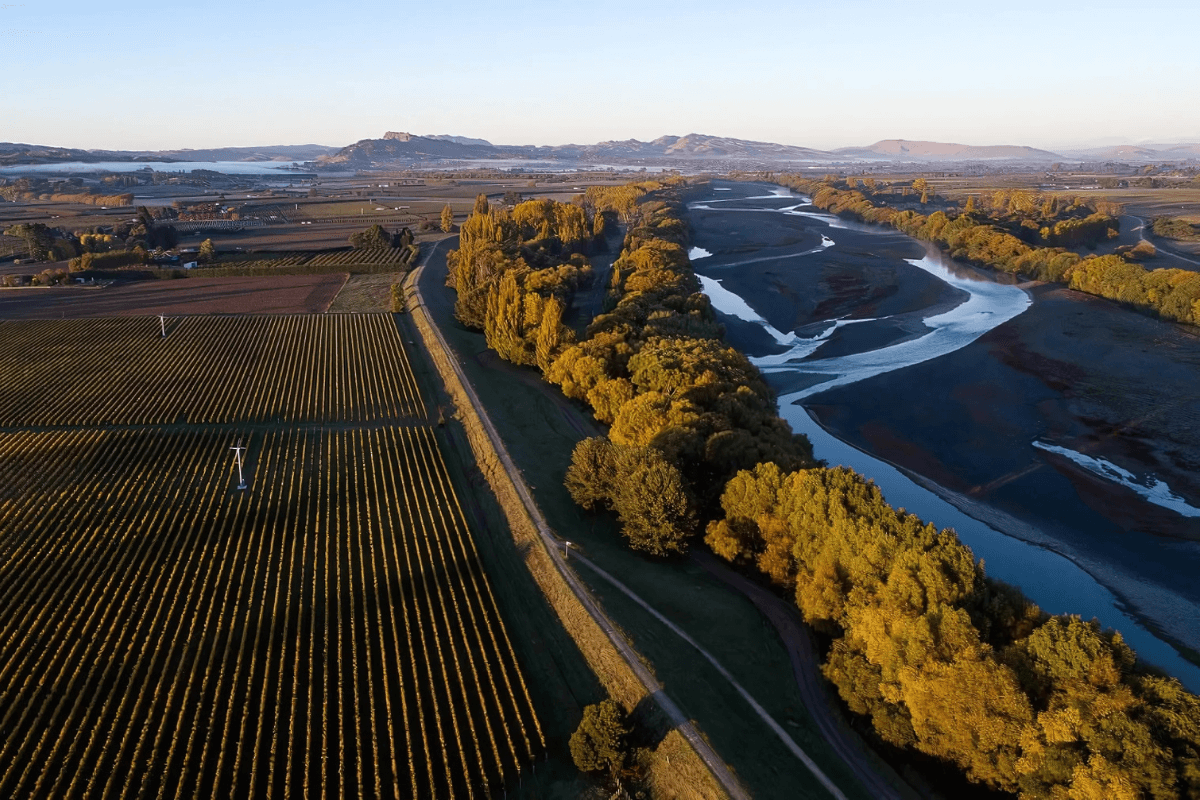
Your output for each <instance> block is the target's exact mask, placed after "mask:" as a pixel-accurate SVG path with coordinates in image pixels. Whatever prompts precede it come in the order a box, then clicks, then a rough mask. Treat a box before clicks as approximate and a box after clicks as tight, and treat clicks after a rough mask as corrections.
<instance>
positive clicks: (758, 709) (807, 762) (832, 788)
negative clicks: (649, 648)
mask: <svg viewBox="0 0 1200 800" xmlns="http://www.w3.org/2000/svg"><path fill="white" fill-rule="evenodd" d="M574 559H575V560H576V561H578V562H580V563H582V564H584V565H586V566H587V567H588V568H589V569H591V570H592V571H593V572H595V573H596V574H597V575H599V576H600V577H601V578H603V579H604V580H606V581H608V582H609V583H611V584H612V585H613V586H615V587H616V588H617V589H619V590H620V591H621V592H622V593H623V594H625V595H626V596H627V597H629V599H631V600H633V602H635V603H637V604H638V605H639V606H641V607H642V608H643V609H645V610H646V611H647V612H648V613H649V614H650V615H651V616H653V617H654V618H655V619H656V620H658V621H659V622H661V623H662V624H663V625H666V626H667V627H668V628H669V629H670V630H671V632H672V633H674V634H675V635H676V636H678V637H679V638H680V639H683V640H684V641H685V642H687V643H688V644H690V645H691V646H692V647H694V648H696V651H697V652H699V653H700V655H702V656H704V658H705V660H706V661H708V663H710V664H712V665H713V668H714V669H716V670H717V672H719V673H721V675H722V677H724V678H725V680H727V681H729V685H730V686H732V687H733V688H734V690H735V691H736V692H737V693H738V694H740V695H741V696H742V699H743V700H745V701H746V702H747V703H749V704H750V708H752V709H754V713H755V714H757V715H758V716H759V718H760V719H761V720H762V721H763V722H764V723H766V725H767V727H768V728H770V729H771V730H772V731H773V732H774V734H775V735H776V736H778V737H779V740H780V741H781V742H783V745H784V747H786V748H787V749H788V750H790V751H791V753H792V755H794V756H796V758H798V759H800V761H801V762H803V763H804V766H806V767H808V770H809V772H811V773H812V774H813V776H814V777H816V779H817V780H818V781H820V783H821V785H822V786H824V787H825V789H826V790H827V791H828V792H829V793H830V794H831V795H833V796H834V797H836V798H838V800H847V798H846V795H844V794H842V790H841V789H839V788H838V787H837V785H836V784H835V783H834V782H833V781H831V780H829V778H828V776H826V775H825V773H824V772H822V771H821V768H820V767H818V766H817V764H816V762H815V761H813V760H812V759H811V758H809V756H808V753H806V752H804V749H803V748H801V747H800V745H798V744H796V740H795V739H793V738H792V737H791V736H790V735H789V734H788V732H787V731H785V730H784V729H783V728H782V727H781V726H780V725H779V723H778V722H776V721H775V720H774V718H772V717H771V715H770V714H768V713H767V710H766V709H765V708H763V707H762V706H761V705H759V703H758V701H757V700H755V699H754V697H753V696H752V695H751V694H750V692H748V691H746V689H745V687H744V686H742V685H741V684H740V683H738V681H737V679H736V678H734V677H733V675H732V674H731V673H730V672H729V670H727V669H725V667H724V666H722V665H721V662H720V661H717V659H716V658H715V657H714V656H713V654H712V653H710V652H708V651H707V650H705V649H704V648H703V647H701V646H700V643H699V642H697V641H696V640H695V639H693V638H692V637H691V636H689V635H688V634H687V633H686V632H685V631H684V630H683V629H682V628H680V627H679V626H678V625H676V624H675V623H673V622H671V620H669V619H667V618H666V617H664V616H663V615H662V614H660V613H658V611H657V610H655V608H654V607H653V606H651V605H650V604H649V603H647V602H646V601H645V600H643V599H642V598H641V597H639V596H638V595H636V594H634V592H633V590H632V589H630V588H629V587H628V586H626V585H625V584H623V583H621V582H620V581H619V580H617V579H616V578H614V577H613V576H612V575H610V574H609V573H607V572H605V571H604V570H602V569H601V568H600V567H598V566H596V565H595V564H594V563H593V562H592V561H591V560H589V559H588V558H587V557H585V556H583V555H582V554H580V553H579V552H578V551H576V553H575V555H574Z"/></svg>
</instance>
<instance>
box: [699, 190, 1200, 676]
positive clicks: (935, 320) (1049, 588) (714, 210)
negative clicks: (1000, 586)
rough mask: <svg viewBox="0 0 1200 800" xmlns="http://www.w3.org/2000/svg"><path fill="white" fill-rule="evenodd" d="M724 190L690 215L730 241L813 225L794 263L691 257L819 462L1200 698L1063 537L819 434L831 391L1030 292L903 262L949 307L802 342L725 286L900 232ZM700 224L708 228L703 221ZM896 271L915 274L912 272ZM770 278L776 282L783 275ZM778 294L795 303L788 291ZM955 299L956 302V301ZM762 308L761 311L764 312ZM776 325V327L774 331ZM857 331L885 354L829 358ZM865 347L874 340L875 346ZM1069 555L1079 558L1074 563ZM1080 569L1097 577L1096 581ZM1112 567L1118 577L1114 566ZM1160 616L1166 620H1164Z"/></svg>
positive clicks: (968, 334) (918, 261)
mask: <svg viewBox="0 0 1200 800" xmlns="http://www.w3.org/2000/svg"><path fill="white" fill-rule="evenodd" d="M716 188H719V189H720V190H721V191H722V194H721V195H720V196H719V197H714V198H712V199H704V200H701V201H697V202H693V203H691V204H690V205H689V209H690V210H692V211H703V212H707V214H706V215H705V219H710V220H712V219H715V220H723V219H724V218H728V219H729V220H732V221H731V222H728V221H722V222H720V223H719V224H726V225H732V226H734V227H733V228H730V229H729V230H727V231H725V233H727V234H729V235H730V237H731V238H736V237H743V238H746V239H747V240H748V241H750V242H751V243H753V240H754V238H755V236H754V235H749V234H748V233H747V232H748V231H750V232H753V231H754V230H757V229H754V228H749V227H747V226H746V225H745V224H744V223H741V222H740V221H739V220H737V219H736V217H737V216H738V215H755V216H760V215H784V216H788V217H792V218H798V220H797V221H799V220H803V226H804V227H808V228H811V231H810V232H809V234H810V235H809V239H810V240H813V241H812V243H813V246H812V247H803V243H802V242H799V241H798V242H796V243H795V247H796V248H802V249H797V250H796V251H795V252H792V253H789V254H787V255H786V256H780V255H778V254H774V255H762V256H760V255H756V253H755V251H754V248H753V247H752V246H746V244H745V243H744V242H743V244H742V245H741V246H738V247H732V248H730V250H731V252H730V253H726V255H725V257H723V258H713V253H711V252H710V251H709V250H708V249H705V248H704V247H697V248H693V250H692V253H691V255H692V258H693V267H694V268H695V269H696V270H697V273H698V275H699V277H700V280H701V283H702V286H703V289H704V291H705V292H706V294H708V296H709V298H710V300H711V301H712V302H713V305H714V307H715V308H716V309H717V310H718V311H719V312H721V314H722V315H724V316H725V318H726V320H727V322H729V323H730V324H731V325H732V326H734V327H735V328H736V330H737V331H740V332H741V333H740V334H738V335H733V336H731V340H733V341H735V342H737V343H738V344H739V345H740V346H744V345H743V342H744V341H757V342H761V343H765V346H763V347H758V348H753V347H751V348H746V350H747V352H748V353H749V354H750V355H751V360H752V361H754V362H755V363H756V364H757V365H758V366H759V368H760V369H761V370H762V371H763V372H764V373H765V374H766V375H767V377H768V379H769V380H770V381H771V382H772V384H773V385H775V386H776V387H777V389H778V390H779V391H780V397H779V409H780V414H781V416H782V417H783V418H784V419H786V420H787V421H788V423H789V424H790V425H791V427H792V429H793V430H795V431H796V432H798V433H803V434H805V435H806V436H808V438H809V439H810V440H811V441H812V443H813V448H814V453H815V455H816V456H817V457H818V458H820V459H823V460H825V461H826V462H827V463H828V464H830V465H831V466H832V465H839V464H840V465H844V466H847V467H850V468H852V469H854V470H856V471H857V472H859V473H860V474H862V475H864V476H865V477H867V478H870V479H872V480H873V481H875V483H876V484H877V485H878V486H879V487H880V489H881V490H882V491H883V493H884V496H885V497H886V498H887V499H888V501H889V502H890V503H891V504H892V505H894V506H899V507H903V508H905V509H907V510H908V511H911V512H913V513H915V514H917V515H919V516H920V517H922V518H924V519H926V520H928V521H931V522H933V523H935V524H937V525H938V526H939V527H952V528H954V529H955V530H956V531H957V532H958V535H959V537H960V538H961V539H962V541H963V542H964V543H966V544H967V545H968V546H970V547H971V549H972V550H973V551H974V553H975V555H976V557H977V558H981V559H983V560H984V561H985V563H986V567H987V572H988V574H989V575H992V576H994V577H997V578H999V579H1001V580H1004V581H1006V582H1008V583H1012V584H1014V585H1016V586H1019V587H1021V589H1022V590H1023V591H1024V592H1025V594H1026V595H1027V596H1029V597H1030V598H1031V599H1032V600H1033V601H1034V602H1036V603H1037V604H1038V605H1039V606H1041V607H1042V608H1043V609H1044V610H1046V611H1048V612H1050V613H1056V614H1059V613H1071V614H1078V615H1080V616H1082V617H1083V618H1084V619H1089V618H1093V617H1094V618H1096V619H1098V620H1099V621H1100V622H1101V624H1103V625H1104V626H1106V627H1111V628H1114V629H1117V630H1119V631H1120V632H1121V633H1122V635H1123V636H1124V637H1125V639H1126V641H1127V642H1128V643H1129V644H1130V645H1131V646H1132V647H1133V648H1134V649H1135V650H1136V651H1137V653H1138V655H1139V657H1140V658H1142V659H1144V660H1145V661H1146V662H1148V663H1151V664H1154V665H1156V666H1158V667H1159V668H1161V669H1163V670H1165V671H1166V672H1168V673H1170V674H1171V675H1174V676H1175V677H1177V678H1179V680H1180V681H1181V682H1182V683H1183V684H1184V685H1185V686H1187V687H1188V688H1189V689H1190V690H1192V691H1200V667H1197V666H1196V665H1195V664H1193V663H1191V662H1190V661H1188V660H1186V659H1184V658H1183V657H1181V656H1180V654H1179V653H1178V652H1177V650H1176V649H1175V647H1173V646H1172V645H1171V644H1170V643H1168V642H1167V641H1165V640H1164V639H1162V638H1159V636H1158V635H1156V634H1155V633H1154V632H1153V631H1152V630H1150V628H1148V627H1147V626H1146V625H1144V624H1143V623H1142V621H1141V620H1140V619H1139V618H1138V616H1135V615H1134V614H1133V613H1131V612H1130V609H1129V608H1128V607H1127V605H1126V603H1124V602H1123V601H1122V599H1121V598H1120V597H1118V596H1117V595H1116V594H1114V592H1113V591H1110V590H1109V588H1107V587H1106V586H1105V585H1104V584H1102V583H1101V581H1099V580H1097V578H1096V577H1094V575H1093V573H1099V574H1106V573H1105V570H1102V569H1099V568H1098V567H1099V566H1100V565H1099V564H1097V563H1094V562H1089V560H1088V559H1086V558H1082V557H1079V556H1080V554H1079V553H1077V552H1075V551H1074V550H1072V548H1070V547H1067V546H1060V544H1061V543H1060V542H1059V541H1058V540H1057V539H1056V538H1055V537H1054V536H1052V535H1048V534H1043V533H1042V532H1040V531H1038V530H1036V529H1034V528H1031V527H1030V526H1029V525H1027V524H1025V523H1023V522H1022V521H1020V520H1016V519H1013V518H1011V517H1010V516H1009V515H1007V514H1005V513H1003V512H1002V511H1000V510H997V509H994V508H990V507H988V506H987V505H986V504H985V503H980V502H976V501H973V500H971V499H969V498H966V497H961V496H957V495H955V494H954V493H953V492H950V491H949V490H946V489H944V488H942V487H939V486H937V485H936V484H933V483H932V482H931V481H928V480H925V479H920V478H917V479H914V477H915V476H914V477H910V474H909V473H907V472H905V471H902V470H900V469H897V468H896V467H895V466H893V465H892V464H890V463H887V462H885V461H882V460H880V459H877V458H875V457H872V456H871V455H869V454H867V453H866V452H864V451H863V450H861V449H858V448H856V447H854V446H851V445H850V444H848V443H846V442H845V441H842V440H840V439H838V438H836V437H835V436H833V435H831V434H830V433H829V432H828V431H826V430H825V429H824V428H822V427H821V426H820V425H818V424H817V423H816V421H815V420H814V419H813V418H812V416H811V415H810V414H809V412H808V411H807V410H806V409H805V407H804V404H803V402H802V401H806V400H809V399H810V398H813V397H814V396H816V395H818V394H820V393H821V392H824V391H826V390H828V389H831V388H834V387H839V386H847V385H851V384H855V383H858V382H861V381H864V380H867V379H870V378H873V377H875V376H879V375H882V374H885V373H889V372H893V371H896V370H900V369H904V368H906V367H910V366H913V365H916V364H920V363H924V362H927V361H930V360H933V359H937V358H941V357H943V356H946V355H948V354H951V353H954V352H955V351H958V350H960V349H962V348H964V347H967V346H968V345H970V344H971V343H972V342H975V341H976V340H977V339H979V338H980V337H981V336H983V335H984V334H986V333H988V332H989V331H991V330H993V329H995V328H997V327H998V326H1000V325H1002V324H1004V323H1005V322H1007V321H1009V320H1012V319H1014V318H1015V317H1017V316H1018V315H1020V314H1022V313H1024V312H1025V311H1026V310H1027V309H1028V308H1029V307H1030V305H1031V302H1032V300H1031V297H1030V295H1029V293H1028V292H1026V291H1025V290H1024V289H1023V288H1021V287H1019V286H1016V285H1012V284H1006V283H1002V282H999V281H997V280H996V279H994V278H992V277H991V276H989V275H987V274H985V273H982V272H979V271H976V270H974V269H971V268H964V267H962V266H961V265H957V264H954V263H952V262H946V261H945V260H943V259H941V258H939V257H937V256H935V255H929V254H927V255H925V256H923V257H912V258H904V259H903V261H904V262H906V263H907V264H908V265H910V266H911V267H912V268H915V269H916V270H920V271H921V272H922V273H924V274H925V275H927V276H930V277H932V278H934V279H936V281H938V282H940V283H941V284H944V286H942V289H944V290H945V291H943V292H942V293H941V294H939V295H937V298H938V302H936V303H934V304H932V305H931V306H929V307H927V308H926V309H924V310H923V311H919V312H914V311H913V309H912V308H907V309H900V310H899V313H896V314H886V313H885V314H880V315H879V316H871V317H856V318H854V319H846V318H840V319H839V318H837V317H834V318H828V319H825V321H824V322H821V323H820V324H819V325H817V324H816V323H814V324H813V325H810V326H808V327H807V328H802V329H801V330H802V333H800V332H797V330H794V329H790V326H789V325H788V324H787V323H786V322H784V323H779V322H778V320H779V319H782V318H783V317H782V315H781V314H780V313H779V312H778V310H777V307H776V310H775V311H774V312H773V313H772V312H771V311H770V310H769V309H768V308H767V306H769V305H770V302H768V300H767V299H764V297H765V295H763V296H760V295H759V294H758V293H755V294H753V295H752V294H751V293H750V292H749V291H746V290H745V289H743V290H742V294H739V293H738V292H736V291H734V290H733V289H732V288H730V286H727V285H726V284H732V283H734V282H735V280H734V276H735V275H740V274H741V272H740V271H739V270H738V269H737V268H738V267H743V268H744V267H745V266H746V265H748V264H757V263H759V262H773V266H774V267H775V269H776V271H778V270H799V269H803V268H804V265H805V263H806V262H805V258H806V257H808V256H811V255H812V254H814V253H817V252H822V251H824V250H826V249H828V248H831V247H835V246H836V245H837V240H838V235H839V234H838V232H837V230H838V229H839V228H840V229H844V230H845V229H849V227H851V226H852V227H853V229H854V231H855V232H856V234H862V233H866V234H868V235H877V236H879V237H881V241H882V240H883V239H884V238H887V239H890V240H894V239H895V237H896V234H895V233H894V232H891V231H887V230H884V229H880V228H874V227H871V226H863V225H854V224H853V223H847V222H845V221H844V220H840V219H839V218H837V217H833V216H831V215H828V214H822V213H819V212H817V211H816V210H815V209H812V208H811V206H809V203H808V199H807V198H803V197H799V196H795V197H793V196H792V195H791V194H790V192H787V190H781V189H773V190H770V191H769V192H768V193H765V194H764V193H763V191H764V187H763V186H761V185H758V186H755V185H745V184H733V183H722V184H719V185H718V187H716ZM726 192H728V193H726ZM714 214H715V215H716V216H715V217H714V216H713V215H714ZM693 225H694V226H696V225H697V221H696V220H695V219H693ZM800 233H801V234H803V231H801V232H800ZM798 235H800V234H798ZM761 237H762V234H760V238H761ZM817 238H819V242H817V241H816V239H817ZM708 246H709V247H710V248H711V249H712V250H714V251H715V250H717V249H718V248H716V247H713V246H712V245H711V244H709V245H708ZM857 246H858V247H860V248H861V247H862V240H861V239H859V240H857ZM710 259H711V260H710ZM897 268H898V269H904V268H903V266H902V265H897ZM701 272H703V273H705V274H700V273H701ZM765 274H766V275H768V276H771V275H773V274H778V272H776V273H772V272H767V273H765ZM902 275H903V276H908V277H907V278H905V279H906V280H910V281H911V280H912V276H913V275H915V273H914V272H913V271H912V270H908V271H907V272H903V273H902ZM743 285H744V284H743ZM952 290H955V291H952ZM773 291H774V290H773ZM778 291H780V292H783V293H785V294H786V289H780V290H778ZM743 294H744V295H745V296H743ZM949 297H955V299H954V300H948V299H947V298H949ZM756 302H757V304H758V305H759V306H761V308H756ZM768 317H771V318H774V319H776V322H775V323H773V322H771V321H769V320H768ZM737 326H741V327H737ZM851 326H853V327H854V328H855V329H859V330H860V331H863V332H866V331H867V330H868V329H874V331H875V333H876V334H878V335H877V336H876V337H875V339H874V345H873V346H868V347H865V348H864V347H853V346H850V347H845V346H844V347H843V348H842V349H843V350H844V351H845V352H842V353H839V354H835V355H831V356H828V357H822V349H823V348H824V347H825V346H826V345H827V344H828V343H830V342H831V340H832V339H833V338H834V336H835V334H837V335H839V336H841V335H844V334H846V333H848V332H849V328H850V327H851ZM814 327H815V328H816V329H815V330H814V329H813V328H814ZM750 328H757V329H761V330H760V335H758V337H757V338H756V339H755V338H754V337H752V336H749V335H748V334H747V333H746V331H747V330H748V329H750ZM880 336H883V338H879V337H880ZM739 339H741V340H742V341H739ZM859 341H860V342H861V341H871V337H869V336H868V337H866V338H863V339H860V340H859ZM756 351H757V352H756ZM1034 446H1037V447H1041V448H1042V449H1044V450H1050V449H1052V448H1055V447H1056V446H1054V445H1045V444H1041V443H1034ZM1057 451H1064V452H1061V453H1060V455H1063V456H1064V457H1067V458H1070V459H1072V460H1073V461H1075V462H1076V463H1077V464H1080V465H1081V466H1083V467H1085V468H1088V469H1090V470H1091V471H1092V472H1094V473H1095V474H1097V475H1101V476H1103V477H1106V478H1108V479H1110V480H1113V481H1115V482H1118V483H1123V485H1126V486H1128V487H1129V488H1133V489H1135V491H1136V490H1138V489H1140V490H1141V491H1140V492H1139V493H1140V494H1142V495H1143V497H1146V498H1147V499H1148V500H1149V501H1150V502H1156V499H1155V498H1158V500H1159V502H1158V505H1160V506H1162V507H1164V508H1172V509H1173V510H1174V511H1176V512H1178V513H1180V514H1193V513H1195V514H1200V510H1198V509H1195V508H1194V507H1192V506H1190V505H1188V504H1187V503H1186V502H1184V501H1183V500H1182V499H1181V498H1179V497H1178V496H1176V495H1174V494H1173V493H1172V492H1171V491H1170V489H1169V487H1168V486H1166V484H1164V483H1162V482H1161V481H1156V480H1154V479H1147V478H1138V477H1136V476H1134V475H1132V474H1130V473H1128V472H1127V471H1124V470H1121V469H1120V468H1118V467H1115V465H1111V464H1107V462H1103V461H1102V460H1100V459H1091V458H1090V457H1088V456H1084V455H1082V454H1079V453H1073V452H1072V451H1069V450H1066V449H1065V448H1057ZM1057 451H1055V452H1057ZM948 498H949V499H955V501H956V503H957V504H958V505H957V506H956V505H952V504H951V503H950V502H948ZM960 507H961V508H967V509H969V510H971V511H972V513H973V514H974V516H971V515H968V514H967V513H964V511H963V510H960ZM984 520H987V522H985V521H984ZM989 522H990V523H991V524H989ZM1016 534H1019V535H1016ZM1068 555H1072V556H1076V558H1075V560H1072V558H1070V557H1068ZM1077 561H1078V562H1083V563H1084V564H1085V565H1086V566H1089V567H1097V568H1096V569H1091V571H1089V569H1085V568H1083V567H1082V566H1080V564H1079V563H1076V562H1077ZM1106 566H1112V565H1106ZM1112 569H1114V570H1115V569H1117V567H1115V566H1112ZM1141 599H1142V601H1143V602H1141V603H1140V604H1139V607H1138V612H1139V613H1140V614H1141V616H1143V617H1145V618H1148V619H1150V620H1151V621H1152V622H1153V623H1154V624H1155V625H1157V626H1161V627H1162V628H1165V629H1167V630H1170V629H1171V627H1172V626H1173V625H1174V626H1177V625H1178V624H1179V621H1178V620H1177V619H1176V618H1175V616H1174V615H1173V614H1172V613H1169V612H1168V611H1167V610H1166V609H1160V608H1148V607H1147V606H1146V602H1145V597H1142V598H1141ZM1165 602H1167V603H1170V604H1173V605H1178V603H1177V602H1176V600H1175V599H1174V598H1167V599H1165ZM1159 612H1161V614H1162V616H1161V618H1157V617H1156V615H1157V614H1158V613H1159ZM1191 619H1194V617H1191ZM1183 624H1188V623H1186V621H1185V622H1184V623H1183ZM1176 629H1178V628H1176Z"/></svg>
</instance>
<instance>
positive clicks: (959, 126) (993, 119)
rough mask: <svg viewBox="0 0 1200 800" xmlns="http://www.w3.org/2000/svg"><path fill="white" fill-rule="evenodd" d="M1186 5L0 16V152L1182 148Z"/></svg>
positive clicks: (29, 11)
mask: <svg viewBox="0 0 1200 800" xmlns="http://www.w3.org/2000/svg"><path fill="white" fill-rule="evenodd" d="M1197 31H1200V3H1196V2H1194V0H1192V2H1161V0H1143V1H1142V2H1137V3H1131V2H1128V1H1127V0H1126V1H1125V2H1120V3H1116V2H1108V0H1099V1H1098V2H1097V1H1093V2H1055V0H1042V2H1025V0H1016V1H1015V2H996V3H992V4H982V3H977V2H957V3H947V2H938V3H925V2H921V1H920V0H912V1H911V2H905V3H894V2H864V1H863V0H837V2H825V3H815V2H809V0H791V2H776V1H775V0H756V1H755V2H751V3H741V2H709V0H696V1H695V2H688V3H683V2H654V1H653V0H640V1H638V2H630V1H629V0H605V1H604V2H594V1H593V2H574V1H573V0H526V1H525V2H520V1H519V0H509V1H508V2H500V1H499V0H492V2H476V0H463V1H462V2H451V3H431V2H420V3H411V2H360V1H358V0H343V1H342V2H311V1H309V0H294V1H293V2H286V3H285V2H277V1H276V0H240V2H228V1H227V0H211V1H210V0H198V1H196V2H189V3H183V2H176V0H156V1H155V2H143V1H142V0H109V1H108V2H103V3H98V2H95V0H89V1H88V2H76V1H75V0H25V2H18V3H9V2H0V48H3V51H4V52H5V53H6V57H5V58H4V60H3V62H0V86H2V87H3V88H2V90H0V141H15V142H28V143H36V144H45V145H55V146H63V147H80V148H105V149H174V148H182V147H193V148H197V147H219V146H234V145H268V144H307V143H316V144H326V145H338V146H341V145H346V144H350V143H352V142H354V141H357V140H359V139H365V138H378V137H380V136H382V135H383V133H384V132H385V131H389V130H393V131H408V132H410V133H416V134H439V133H445V134H454V135H460V136H470V137H478V138H483V139H487V140H489V141H491V142H493V143H496V144H540V145H545V144H566V143H576V144H586V143H592V142H598V141H604V140H609V139H629V138H635V139H641V140H649V139H654V138H657V137H659V136H663V135H676V136H682V135H685V134H688V133H702V134H710V135H715V136H731V137H736V138H740V139H751V140H757V141H769V142H779V143H783V144H792V145H801V146H807V147H816V148H821V149H829V148H835V147H846V146H855V145H866V144H870V143H872V142H875V141H877V140H880V139H892V138H904V139H929V140H934V141H943V142H960V143H965V144H975V145H987V144H1022V145H1030V146H1034V147H1044V148H1047V149H1055V148H1062V147H1064V146H1072V145H1103V144H1113V143H1125V142H1129V143H1136V142H1181V141H1191V142H1200V103H1197V102H1196V86H1197V83H1200V47H1197V45H1196V38H1195V37H1196V32H1197Z"/></svg>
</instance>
